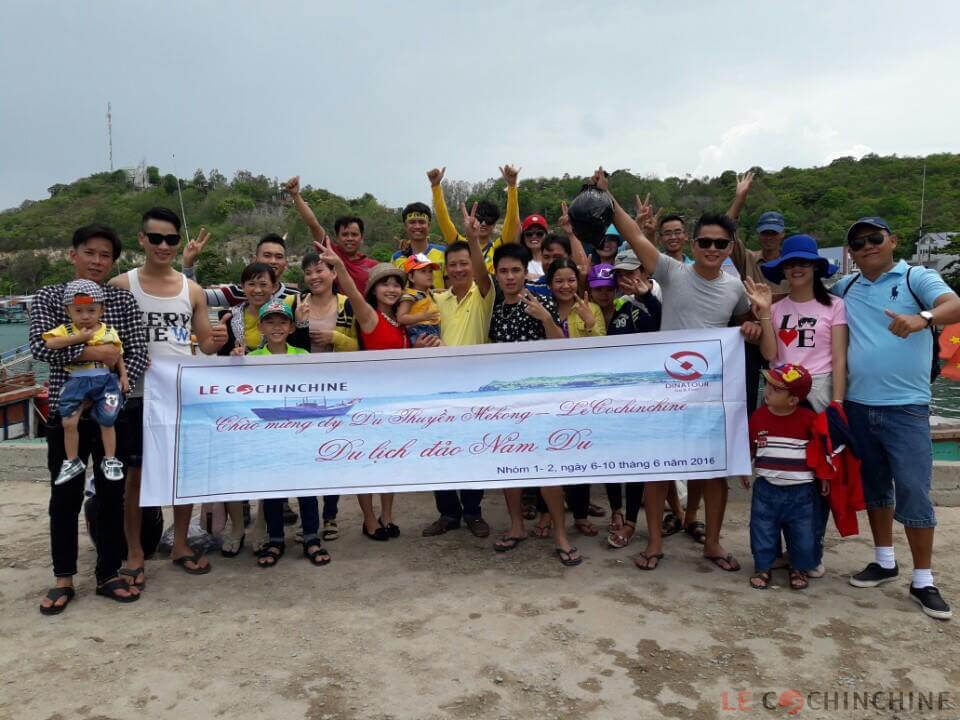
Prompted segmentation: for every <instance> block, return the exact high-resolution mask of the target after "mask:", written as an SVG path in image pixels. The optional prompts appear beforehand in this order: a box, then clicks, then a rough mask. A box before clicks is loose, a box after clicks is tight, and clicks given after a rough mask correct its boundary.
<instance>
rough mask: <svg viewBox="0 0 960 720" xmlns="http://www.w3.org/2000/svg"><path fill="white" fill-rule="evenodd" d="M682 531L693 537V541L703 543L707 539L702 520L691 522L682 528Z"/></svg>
mask: <svg viewBox="0 0 960 720" xmlns="http://www.w3.org/2000/svg"><path fill="white" fill-rule="evenodd" d="M683 531H684V532H685V533H686V534H687V535H689V536H690V537H691V538H693V541H694V542H697V543H700V544H701V545H703V544H704V543H705V542H706V541H707V526H706V525H704V524H703V523H702V522H692V523H690V524H689V525H687V526H686V527H685V528H683Z"/></svg>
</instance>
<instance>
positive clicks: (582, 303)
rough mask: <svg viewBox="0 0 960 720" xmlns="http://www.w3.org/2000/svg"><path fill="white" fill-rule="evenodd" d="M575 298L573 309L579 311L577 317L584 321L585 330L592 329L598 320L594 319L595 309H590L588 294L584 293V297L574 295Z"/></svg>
mask: <svg viewBox="0 0 960 720" xmlns="http://www.w3.org/2000/svg"><path fill="white" fill-rule="evenodd" d="M573 298H574V300H573V309H574V310H576V311H577V315H579V316H580V319H581V320H583V327H584V329H585V330H590V329H592V328H593V326H594V324H595V323H596V320H597V319H596V317H594V314H593V309H592V308H591V307H590V300H589V299H588V298H587V293H586V292H584V293H583V297H580V296H579V295H574V296H573Z"/></svg>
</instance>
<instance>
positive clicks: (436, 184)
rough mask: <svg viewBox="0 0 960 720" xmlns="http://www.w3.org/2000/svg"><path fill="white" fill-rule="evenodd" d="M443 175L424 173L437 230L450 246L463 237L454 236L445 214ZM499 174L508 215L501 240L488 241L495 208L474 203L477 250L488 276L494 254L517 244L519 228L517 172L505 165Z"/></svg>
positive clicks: (496, 215)
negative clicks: (503, 184) (503, 186)
mask: <svg viewBox="0 0 960 720" xmlns="http://www.w3.org/2000/svg"><path fill="white" fill-rule="evenodd" d="M446 171H447V169H446V168H445V167H444V168H434V169H433V170H430V171H429V172H428V173H427V178H428V179H429V180H430V190H431V192H432V193H433V209H434V211H435V212H436V214H437V225H439V226H440V232H441V233H443V239H444V240H445V241H446V243H447V244H448V245H449V244H451V243H453V242H456V241H457V240H460V241H463V240H464V237H463V236H462V235H461V234H460V233H459V232H457V227H456V225H454V224H453V220H451V219H450V213H449V212H447V202H446V199H445V198H444V197H443V187H442V186H441V184H440V183H441V182H442V181H443V176H444V173H446ZM500 174H501V175H502V176H503V179H504V180H505V181H506V183H507V214H506V216H505V217H504V219H503V228H502V229H501V232H500V237H498V238H497V239H496V240H491V237H492V235H493V230H494V226H495V225H496V224H497V220H498V219H499V215H500V212H499V210H497V206H496V205H494V204H493V203H491V202H488V201H486V200H483V201H481V202H479V203H477V221H478V222H479V223H480V224H479V225H478V231H479V239H480V247H481V248H482V249H483V257H484V261H485V262H486V265H487V273H489V274H490V275H492V274H493V251H494V250H496V249H497V248H498V247H500V246H501V245H503V244H504V243H511V242H517V231H518V229H519V227H520V203H519V201H518V200H517V176H518V175H519V174H520V170H519V168H515V167H513V166H512V165H504V166H503V167H502V168H500Z"/></svg>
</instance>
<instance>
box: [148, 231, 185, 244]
mask: <svg viewBox="0 0 960 720" xmlns="http://www.w3.org/2000/svg"><path fill="white" fill-rule="evenodd" d="M145 234H146V236H147V240H149V241H150V244H151V245H159V244H160V243H166V244H167V245H169V246H170V247H173V246H174V245H179V244H180V236H179V235H163V234H161V233H145Z"/></svg>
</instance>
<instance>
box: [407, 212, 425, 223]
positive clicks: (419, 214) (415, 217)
mask: <svg viewBox="0 0 960 720" xmlns="http://www.w3.org/2000/svg"><path fill="white" fill-rule="evenodd" d="M410 219H413V220H426V221H427V222H429V221H430V216H429V215H427V214H426V213H422V212H409V213H407V217H406V218H404V220H403V221H404V222H406V221H407V220H410Z"/></svg>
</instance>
